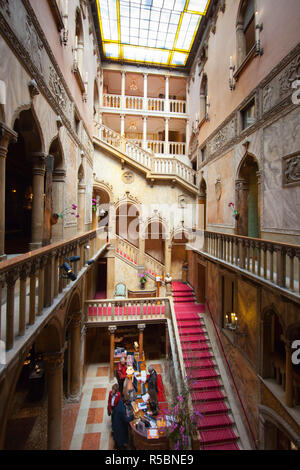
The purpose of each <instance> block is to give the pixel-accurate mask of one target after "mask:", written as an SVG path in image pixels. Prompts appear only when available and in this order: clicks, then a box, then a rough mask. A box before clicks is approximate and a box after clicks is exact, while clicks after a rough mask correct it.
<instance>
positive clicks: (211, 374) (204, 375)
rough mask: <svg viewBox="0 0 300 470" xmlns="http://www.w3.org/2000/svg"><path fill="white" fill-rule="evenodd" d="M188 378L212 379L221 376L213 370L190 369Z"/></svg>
mask: <svg viewBox="0 0 300 470" xmlns="http://www.w3.org/2000/svg"><path fill="white" fill-rule="evenodd" d="M188 376H189V377H190V378H191V379H212V378H217V377H220V374H219V373H218V372H217V371H216V370H215V369H213V368H210V369H189V370H188Z"/></svg>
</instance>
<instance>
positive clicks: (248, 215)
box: [235, 151, 261, 238]
mask: <svg viewBox="0 0 300 470" xmlns="http://www.w3.org/2000/svg"><path fill="white" fill-rule="evenodd" d="M236 175H237V176H236V180H235V207H236V210H237V211H238V214H239V215H238V217H237V218H236V227H235V230H236V233H237V235H243V236H249V237H253V238H259V237H260V207H261V194H260V191H261V187H260V176H261V172H260V167H259V162H258V159H257V158H256V156H255V155H253V154H251V153H249V152H248V151H246V153H245V155H244V157H243V158H242V160H241V161H240V163H239V166H238V169H237V173H236Z"/></svg>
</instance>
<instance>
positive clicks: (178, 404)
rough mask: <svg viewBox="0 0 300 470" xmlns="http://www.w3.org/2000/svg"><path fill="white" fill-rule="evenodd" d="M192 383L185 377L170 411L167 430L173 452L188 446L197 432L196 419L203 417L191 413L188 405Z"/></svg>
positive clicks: (196, 413)
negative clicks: (169, 421) (169, 423)
mask: <svg viewBox="0 0 300 470" xmlns="http://www.w3.org/2000/svg"><path fill="white" fill-rule="evenodd" d="M191 383H194V381H193V380H192V379H190V378H189V377H186V382H185V383H184V385H183V390H182V392H181V393H180V394H179V395H177V397H176V401H175V403H174V404H173V405H172V410H171V421H172V423H171V426H170V427H169V428H167V434H168V437H169V439H170V441H171V443H172V445H173V450H184V449H188V448H189V446H190V441H191V439H192V436H193V435H194V434H195V433H196V432H197V422H198V419H199V418H201V417H203V416H202V414H201V413H199V412H198V411H191V409H190V405H189V399H188V397H189V387H190V384H191Z"/></svg>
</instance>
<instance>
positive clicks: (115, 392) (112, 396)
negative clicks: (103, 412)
mask: <svg viewBox="0 0 300 470" xmlns="http://www.w3.org/2000/svg"><path fill="white" fill-rule="evenodd" d="M120 399H121V393H120V392H119V386H118V385H117V384H114V385H113V386H112V389H111V391H110V392H109V396H108V405H107V413H108V416H110V415H112V414H113V412H114V409H115V408H116V406H117V404H118V403H119V401H120Z"/></svg>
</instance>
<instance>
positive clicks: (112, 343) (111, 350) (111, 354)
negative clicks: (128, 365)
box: [108, 325, 117, 380]
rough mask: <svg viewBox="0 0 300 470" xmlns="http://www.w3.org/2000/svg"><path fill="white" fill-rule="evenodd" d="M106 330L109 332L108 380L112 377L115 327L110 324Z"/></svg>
mask: <svg viewBox="0 0 300 470" xmlns="http://www.w3.org/2000/svg"><path fill="white" fill-rule="evenodd" d="M108 331H109V334H110V353H109V365H110V367H109V380H113V378H114V356H115V332H116V331H117V327H116V326H115V325H111V326H109V327H108Z"/></svg>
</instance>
